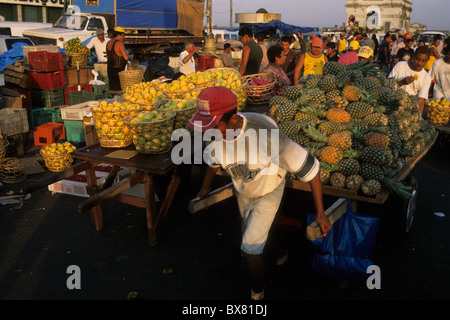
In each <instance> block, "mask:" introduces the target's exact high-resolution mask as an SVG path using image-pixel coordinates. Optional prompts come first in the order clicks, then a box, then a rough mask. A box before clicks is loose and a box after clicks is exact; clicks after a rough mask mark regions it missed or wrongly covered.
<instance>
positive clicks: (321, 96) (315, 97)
mask: <svg viewBox="0 0 450 320" xmlns="http://www.w3.org/2000/svg"><path fill="white" fill-rule="evenodd" d="M307 94H308V95H309V96H310V98H311V101H316V102H325V101H326V100H327V98H326V97H325V92H324V91H322V90H320V89H319V88H312V89H309V90H308V91H307Z"/></svg>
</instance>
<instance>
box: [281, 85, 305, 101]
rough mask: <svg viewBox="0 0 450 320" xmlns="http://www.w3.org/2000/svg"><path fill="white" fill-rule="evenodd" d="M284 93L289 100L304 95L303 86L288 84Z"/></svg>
mask: <svg viewBox="0 0 450 320" xmlns="http://www.w3.org/2000/svg"><path fill="white" fill-rule="evenodd" d="M284 94H285V95H286V98H287V99H289V100H295V99H297V98H298V97H300V96H301V95H302V88H300V87H297V86H288V87H286V88H285V89H284Z"/></svg>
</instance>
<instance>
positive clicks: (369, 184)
mask: <svg viewBox="0 0 450 320" xmlns="http://www.w3.org/2000/svg"><path fill="white" fill-rule="evenodd" d="M361 191H362V192H363V193H364V194H365V195H366V196H369V197H373V196H375V195H377V194H378V193H380V192H381V183H380V182H379V181H377V180H366V181H364V182H363V183H362V184H361Z"/></svg>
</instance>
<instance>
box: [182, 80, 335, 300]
mask: <svg viewBox="0 0 450 320" xmlns="http://www.w3.org/2000/svg"><path fill="white" fill-rule="evenodd" d="M188 126H189V127H190V128H191V129H193V130H194V132H196V134H202V132H203V133H205V132H206V131H208V135H210V134H211V135H213V136H214V137H215V138H214V140H212V141H211V143H210V144H209V145H208V146H207V147H206V148H205V152H204V158H203V159H205V162H206V163H207V164H208V168H207V171H206V174H205V177H204V180H203V183H202V186H201V188H200V191H199V192H198V194H197V199H198V200H200V199H203V198H205V197H206V196H207V195H208V193H209V192H210V190H211V183H212V180H213V178H214V176H215V175H216V173H217V171H218V170H219V169H220V168H223V169H224V170H225V171H226V172H227V173H228V174H229V175H230V176H231V179H232V181H233V185H234V187H235V189H236V191H237V203H238V207H239V211H240V214H241V218H242V220H241V222H242V242H241V245H240V249H241V253H242V256H243V257H244V259H245V261H246V263H247V266H248V269H249V272H250V277H251V290H250V293H251V299H253V300H261V299H263V298H264V282H265V270H266V266H265V262H264V257H263V252H264V253H266V252H265V250H264V249H265V246H266V242H267V240H268V236H269V233H270V229H271V226H272V223H273V221H274V219H275V215H276V213H277V211H278V207H279V205H280V203H281V200H282V197H283V193H284V187H285V182H286V180H285V177H286V173H287V172H292V173H294V174H295V175H296V176H297V177H298V179H300V180H301V181H304V182H309V185H310V186H311V190H312V195H313V199H314V203H315V206H316V211H317V216H316V221H317V222H318V224H319V226H320V229H321V232H322V236H325V235H326V234H327V232H328V231H329V230H331V223H330V221H329V219H328V218H327V216H326V215H325V213H324V209H323V202H322V184H321V180H320V176H319V161H318V160H317V159H316V158H314V157H313V156H312V155H311V154H310V153H309V152H308V151H307V150H306V149H304V148H303V147H301V146H300V145H299V144H297V143H295V142H293V141H292V140H290V139H289V138H288V137H287V136H286V135H285V134H284V133H283V132H282V131H278V127H277V125H276V123H275V122H274V121H273V120H272V119H271V118H270V117H268V116H266V115H262V114H259V113H252V112H248V113H238V112H237V96H236V94H235V93H234V92H233V91H231V90H230V89H228V88H226V87H223V86H217V87H210V88H206V89H204V90H203V91H202V92H200V94H199V96H198V98H197V112H196V113H195V114H194V116H193V117H192V119H191V120H190V122H189V123H188ZM214 129H215V130H214ZM272 130H277V134H275V135H274V134H273V133H272ZM250 133H252V134H256V136H257V137H256V138H257V141H258V142H259V146H260V147H259V148H256V152H257V153H258V154H255V155H254V157H253V156H250V151H251V150H254V149H255V148H253V146H252V145H251V144H252V142H255V141H251V140H252V139H248V136H249V134H250ZM205 134H206V133H205ZM273 136H276V137H277V138H278V139H276V138H274V137H273ZM274 139H276V140H274ZM258 142H256V143H258ZM264 143H266V144H267V145H266V146H264V147H261V146H262V145H263V144H264ZM269 145H271V147H269V149H270V151H269V152H270V155H269V154H267V151H268V150H267V148H266V147H267V146H269ZM241 148H242V149H241ZM236 149H239V150H236ZM208 151H209V152H208ZM227 151H229V152H231V153H233V154H234V155H238V158H236V156H234V157H233V156H232V157H229V155H228V154H227ZM263 162H264V163H263ZM276 251H278V254H277V258H278V259H277V264H278V265H280V264H283V263H284V262H286V259H287V252H286V251H285V250H276Z"/></svg>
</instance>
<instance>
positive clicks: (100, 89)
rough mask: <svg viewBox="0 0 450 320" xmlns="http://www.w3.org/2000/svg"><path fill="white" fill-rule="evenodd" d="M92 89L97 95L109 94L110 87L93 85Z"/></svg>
mask: <svg viewBox="0 0 450 320" xmlns="http://www.w3.org/2000/svg"><path fill="white" fill-rule="evenodd" d="M92 88H93V89H94V90H93V92H95V93H103V94H107V93H108V90H109V86H108V85H107V84H103V85H92Z"/></svg>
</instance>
